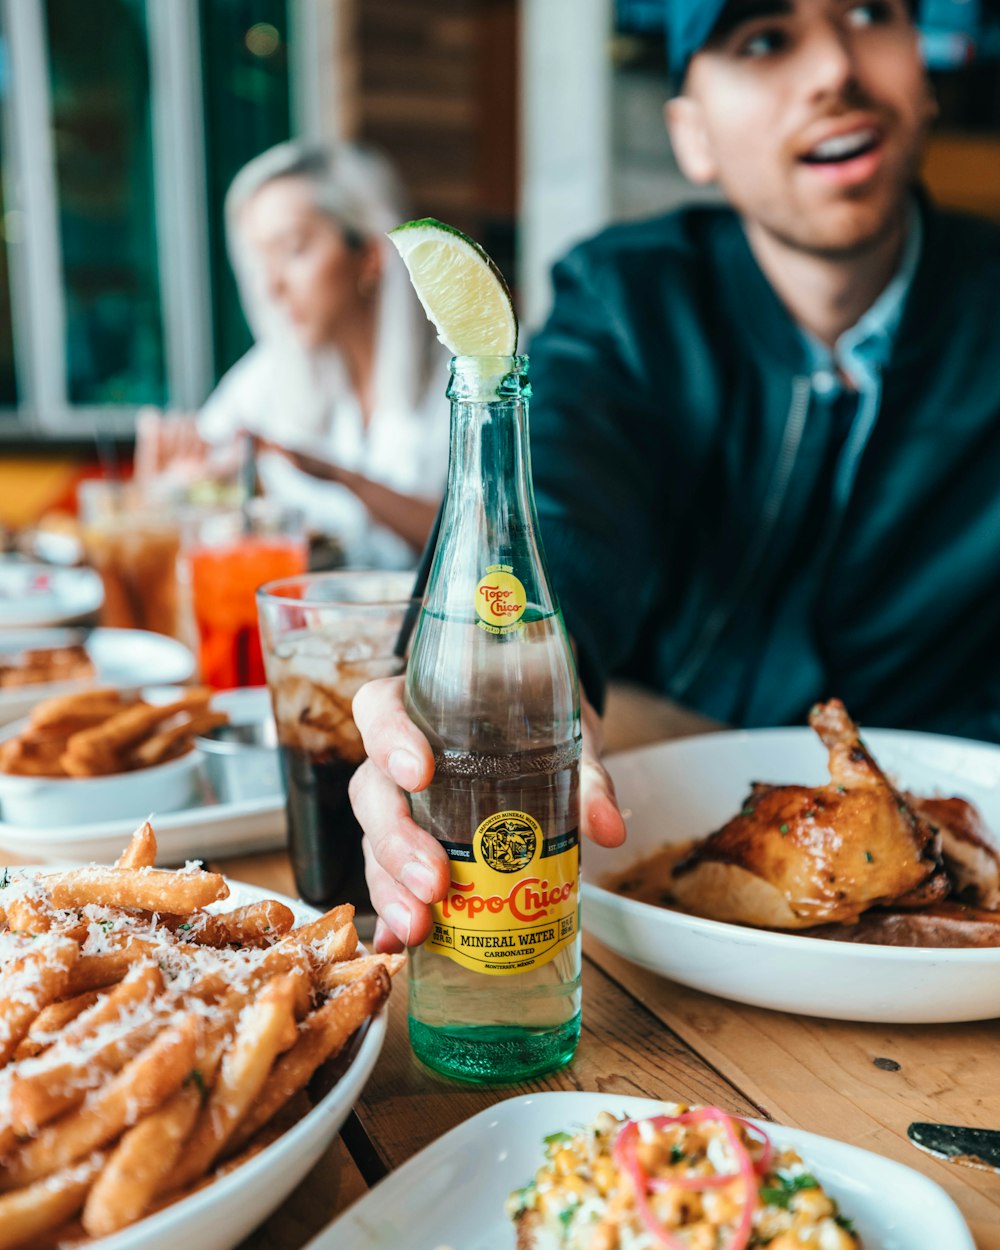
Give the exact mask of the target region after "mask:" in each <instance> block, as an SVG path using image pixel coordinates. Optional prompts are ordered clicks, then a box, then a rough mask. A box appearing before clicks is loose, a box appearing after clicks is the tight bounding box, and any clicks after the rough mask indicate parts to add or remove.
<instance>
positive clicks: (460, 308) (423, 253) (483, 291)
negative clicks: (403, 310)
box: [389, 217, 517, 356]
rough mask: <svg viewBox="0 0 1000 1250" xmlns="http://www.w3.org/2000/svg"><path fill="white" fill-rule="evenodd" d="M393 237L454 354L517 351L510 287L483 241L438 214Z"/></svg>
mask: <svg viewBox="0 0 1000 1250" xmlns="http://www.w3.org/2000/svg"><path fill="white" fill-rule="evenodd" d="M389 238H390V239H391V240H392V242H393V243H394V244H395V247H396V250H397V251H398V252H399V254H400V256H402V258H403V263H404V264H405V265H406V268H407V269H408V270H409V273H410V281H411V282H412V283H413V289H414V290H415V291H416V293H417V297H418V298H419V300H420V302H421V304H423V306H424V311H425V312H426V313H427V316H428V317H429V318H430V319H431V321H432V323H433V325H434V328H435V330H437V334H438V338H439V339H440V340H441V342H442V343H443V344H444V345H445V347H447V348H448V350H449V351H450V352H451V353H452V355H454V356H513V355H514V353H515V352H516V351H517V317H516V316H515V315H514V305H513V303H512V301H511V298H510V291H509V290H508V289H507V283H506V282H504V280H503V276H502V275H501V273H500V270H499V269H498V268H497V267H496V265H494V263H493V261H492V260H490V258H489V256H487V254H486V253H485V252H484V251H483V249H482V248H481V247H480V246H479V244H478V243H476V242H475V241H474V240H473V239H470V238H469V236H468V235H466V234H463V233H462V232H461V230H456V229H455V227H454V226H446V225H445V224H444V222H443V221H436V220H435V219H434V218H433V217H422V218H421V219H420V220H419V221H407V222H404V224H403V225H401V226H397V227H396V229H395V230H391V231H390V232H389Z"/></svg>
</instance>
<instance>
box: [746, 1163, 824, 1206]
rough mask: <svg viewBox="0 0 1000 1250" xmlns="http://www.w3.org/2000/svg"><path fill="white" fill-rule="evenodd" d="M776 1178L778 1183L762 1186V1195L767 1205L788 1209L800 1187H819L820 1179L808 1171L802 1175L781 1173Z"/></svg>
mask: <svg viewBox="0 0 1000 1250" xmlns="http://www.w3.org/2000/svg"><path fill="white" fill-rule="evenodd" d="M776 1179H777V1181H778V1184H777V1185H764V1186H762V1187H761V1191H760V1196H761V1199H762V1200H763V1202H765V1203H766V1204H767V1206H769V1207H782V1208H783V1209H784V1210H786V1211H787V1210H788V1204H789V1203H790V1202H791V1200H792V1198H793V1197H794V1196H795V1194H797V1193H798V1192H799V1190H800V1189H819V1181H818V1180H817V1179H816V1177H815V1176H812V1175H810V1173H808V1172H803V1173H802V1174H801V1175H800V1176H781V1175H779V1176H778V1177H777V1178H776Z"/></svg>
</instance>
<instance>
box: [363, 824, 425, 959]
mask: <svg viewBox="0 0 1000 1250" xmlns="http://www.w3.org/2000/svg"><path fill="white" fill-rule="evenodd" d="M362 847H363V849H364V852H365V877H366V879H367V881H368V894H369V896H370V898H371V901H372V906H373V907H374V908H375V910H376V912H377V913H378V917H379V919H378V923H377V924H376V926H375V949H376V950H377V951H381V952H383V953H390V952H393V951H399V950H403V949H404V948H405V947H407V946H419V945H420V943H421V942H423V941H424V939H425V938H426V937H427V935H428V933H430V930H431V922H432V918H431V909H430V908H429V907H428V906H427V904H426V903H421V902H420V900H419V899H416V898H414V897H413V895H412V894H411V893H410V892H409V891H408V890H404V889H403V887H402V886H401V885H400V884H399V882H398V881H394V880H393V878H392V877H391V876H390V875H389V873H387V872H386V871H385V869H384V868H383V867H382V866H381V864H379V862H378V861H377V860H376V859H375V858H374V856H373V855H372V853H371V846H370V844H369V843H368V842H367V841H366V842H364V843H362Z"/></svg>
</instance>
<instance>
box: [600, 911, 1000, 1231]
mask: <svg viewBox="0 0 1000 1250" xmlns="http://www.w3.org/2000/svg"><path fill="white" fill-rule="evenodd" d="M584 949H585V950H586V951H587V954H588V957H589V958H590V959H592V960H594V961H595V963H596V964H598V965H599V966H600V967H602V968H603V969H605V971H606V972H607V973H608V974H609V975H610V976H611V977H612V978H613V979H614V980H615V981H616V982H617V983H619V984H620V985H622V986H624V987H626V988H627V989H628V990H629V991H630V992H631V993H632V994H634V995H635V996H636V997H637V998H638V999H639V1000H640V1001H641V1002H642V1003H643V1004H644V1005H645V1007H646V1008H647V1009H648V1010H649V1011H650V1012H652V1013H653V1015H654V1016H656V1018H657V1019H658V1020H659V1021H660V1022H661V1023H662V1024H663V1025H664V1026H665V1027H666V1028H668V1029H670V1030H672V1031H673V1032H675V1033H676V1034H677V1035H678V1036H679V1037H681V1038H683V1039H684V1040H685V1041H686V1042H688V1043H689V1044H690V1045H691V1046H693V1047H695V1048H696V1049H697V1051H698V1053H699V1054H700V1055H701V1056H702V1058H703V1059H704V1060H705V1061H706V1062H707V1063H708V1064H710V1065H711V1066H712V1067H713V1068H714V1069H715V1070H716V1071H717V1072H718V1073H719V1074H720V1075H721V1076H722V1077H724V1078H725V1079H726V1080H728V1081H729V1082H731V1083H732V1084H733V1085H734V1086H736V1087H737V1088H739V1089H740V1090H742V1091H743V1093H744V1095H745V1096H746V1097H747V1099H748V1100H750V1101H751V1102H753V1103H755V1104H756V1105H758V1106H759V1107H761V1109H762V1110H763V1111H764V1112H765V1113H766V1114H767V1115H768V1116H769V1117H770V1118H771V1119H774V1120H776V1121H778V1122H779V1123H783V1124H790V1125H793V1126H795V1127H798V1128H803V1129H806V1130H808V1131H809V1132H811V1133H821V1134H823V1135H824V1136H826V1137H837V1138H840V1139H841V1140H843V1141H846V1142H850V1143H851V1144H852V1145H854V1146H860V1147H862V1148H863V1149H865V1150H872V1151H875V1153H877V1154H881V1155H885V1156H886V1157H888V1158H890V1159H896V1160H897V1161H898V1162H900V1163H903V1164H905V1165H906V1166H907V1167H910V1168H914V1169H915V1170H916V1171H918V1172H923V1173H924V1175H926V1176H928V1177H930V1179H931V1180H933V1181H935V1182H937V1184H939V1185H941V1186H942V1188H944V1189H945V1190H946V1191H947V1192H948V1193H949V1194H950V1195H951V1197H952V1198H954V1200H955V1202H956V1203H957V1204H958V1206H959V1209H960V1210H961V1212H962V1214H963V1215H964V1216H965V1218H966V1220H967V1221H968V1223H969V1227H970V1228H971V1229H972V1233H973V1236H974V1237H975V1239H976V1244H977V1245H978V1247H979V1250H1000V1176H997V1175H996V1174H994V1173H992V1172H983V1171H979V1170H978V1169H975V1168H969V1167H963V1166H961V1165H959V1164H953V1163H943V1162H941V1161H939V1160H937V1159H935V1158H933V1157H932V1156H931V1155H927V1154H925V1153H924V1152H923V1151H921V1150H917V1148H916V1147H915V1146H912V1145H911V1144H910V1143H909V1141H908V1140H907V1137H906V1128H907V1125H909V1124H910V1123H911V1122H912V1121H914V1120H929V1121H934V1122H940V1123H945V1124H968V1125H974V1126H976V1127H980V1128H998V1127H1000V1092H998V1091H1000V1045H998V1043H1000V1022H997V1021H986V1022H981V1023H971V1024H950V1025H899V1024H895V1025H893V1024H855V1023H851V1022H848V1021H842V1020H818V1019H813V1018H811V1017H808V1016H793V1015H788V1014H786V1013H783V1012H778V1011H767V1010H765V1009H764V1008H758V1007H747V1006H744V1005H742V1004H740V1003H730V1002H726V1001H724V1000H723V999H720V998H714V997H712V996H711V995H709V994H701V993H699V992H698V991H696V990H690V989H687V988H686V987H684V986H681V985H677V984H676V983H674V982H672V981H667V980H665V979H664V978H662V977H658V976H656V975H655V974H654V973H651V972H647V971H645V970H644V969H642V968H639V967H637V966H636V965H634V964H631V963H629V962H628V961H627V960H625V959H621V958H620V957H619V956H617V955H615V954H614V953H613V952H611V951H610V950H608V949H607V948H606V947H603V946H602V945H601V944H600V943H599V942H597V941H596V940H594V939H593V938H591V937H589V936H587V935H585V937H584ZM876 1059H881V1060H891V1061H892V1062H893V1063H894V1064H898V1065H899V1067H898V1069H895V1068H891V1065H885V1066H878V1065H876V1063H875V1060H876ZM941 1250H945V1248H944V1247H942V1248H941Z"/></svg>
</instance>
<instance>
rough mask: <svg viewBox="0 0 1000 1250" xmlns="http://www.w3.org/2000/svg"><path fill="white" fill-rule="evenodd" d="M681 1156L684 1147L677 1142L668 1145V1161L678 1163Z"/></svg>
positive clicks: (682, 1156)
mask: <svg viewBox="0 0 1000 1250" xmlns="http://www.w3.org/2000/svg"><path fill="white" fill-rule="evenodd" d="M683 1158H684V1147H683V1146H682V1145H680V1143H679V1142H674V1144H673V1145H672V1146H671V1147H670V1162H671V1163H680V1161H681V1160H682V1159H683Z"/></svg>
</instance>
